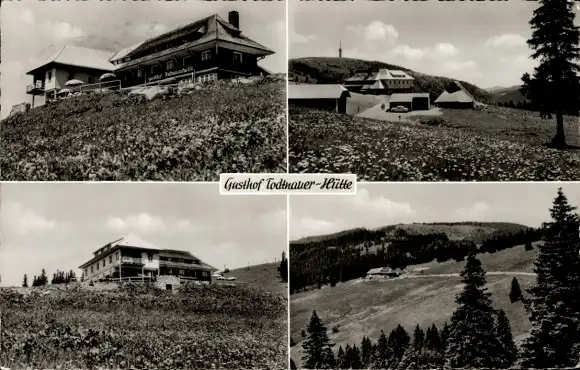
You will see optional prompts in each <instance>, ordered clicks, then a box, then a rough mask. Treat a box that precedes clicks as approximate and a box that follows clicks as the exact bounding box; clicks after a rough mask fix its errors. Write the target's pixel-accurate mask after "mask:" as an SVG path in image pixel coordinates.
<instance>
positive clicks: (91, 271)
mask: <svg viewBox="0 0 580 370" xmlns="http://www.w3.org/2000/svg"><path fill="white" fill-rule="evenodd" d="M92 273H93V266H91V274H92Z"/></svg>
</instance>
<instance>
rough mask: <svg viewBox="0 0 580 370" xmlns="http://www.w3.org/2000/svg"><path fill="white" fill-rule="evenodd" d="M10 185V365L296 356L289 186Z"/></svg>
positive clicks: (0, 317)
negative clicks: (291, 327)
mask: <svg viewBox="0 0 580 370" xmlns="http://www.w3.org/2000/svg"><path fill="white" fill-rule="evenodd" d="M0 191H1V206H2V208H1V218H0V221H1V232H2V242H1V246H2V248H1V249H0V341H1V343H0V346H1V349H2V350H1V351H0V366H1V367H2V369H11V370H15V369H103V370H104V369H286V368H288V260H287V256H286V252H287V246H288V243H287V200H286V196H284V195H280V196H277V195H273V196H268V197H256V196H244V195H240V196H229V197H228V196H222V195H220V194H219V191H218V187H217V185H216V184H195V185H190V184H173V185H167V184H155V183H150V184H110V183H109V184H75V183H66V184H65V183H27V184H23V183H20V184H16V183H10V184H7V183H4V184H2V185H1V188H0Z"/></svg>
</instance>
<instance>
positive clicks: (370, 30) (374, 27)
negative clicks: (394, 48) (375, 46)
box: [347, 21, 399, 45]
mask: <svg viewBox="0 0 580 370" xmlns="http://www.w3.org/2000/svg"><path fill="white" fill-rule="evenodd" d="M347 29H348V31H350V32H353V33H355V34H356V35H357V36H359V37H363V38H364V39H365V40H366V41H371V42H386V43H388V44H391V45H392V44H394V43H395V42H397V40H398V39H399V32H397V30H396V29H395V27H394V26H393V25H390V24H386V23H383V22H381V21H373V22H371V23H369V24H368V25H366V26H360V25H356V26H352V25H351V26H348V27H347Z"/></svg>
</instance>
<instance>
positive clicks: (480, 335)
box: [445, 248, 499, 368]
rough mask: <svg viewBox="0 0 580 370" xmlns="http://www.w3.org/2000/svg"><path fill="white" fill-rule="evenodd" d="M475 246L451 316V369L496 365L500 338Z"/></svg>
mask: <svg viewBox="0 0 580 370" xmlns="http://www.w3.org/2000/svg"><path fill="white" fill-rule="evenodd" d="M476 253H477V251H476V250H475V249H474V248H473V249H471V251H470V252H469V255H468V256H467V262H466V263H465V268H464V269H463V271H462V272H461V277H462V278H463V279H462V281H463V283H464V284H465V286H464V288H463V291H462V292H461V293H459V295H458V296H457V298H456V302H457V309H456V310H455V312H453V315H452V316H451V325H450V328H449V329H450V330H449V339H448V343H447V350H446V353H445V360H446V362H447V365H448V366H449V367H452V368H461V367H471V368H493V367H495V366H496V365H497V358H496V355H497V351H498V349H499V341H498V339H497V336H496V330H495V329H496V328H495V313H494V310H493V308H492V306H491V300H490V298H489V293H487V292H486V291H485V284H486V279H485V271H484V270H483V268H482V267H481V262H480V261H479V260H478V259H477V257H476Z"/></svg>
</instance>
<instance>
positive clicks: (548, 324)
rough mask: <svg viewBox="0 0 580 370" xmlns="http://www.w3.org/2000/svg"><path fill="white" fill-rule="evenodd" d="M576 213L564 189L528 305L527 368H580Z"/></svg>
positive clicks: (546, 234) (547, 227) (524, 359)
mask: <svg viewBox="0 0 580 370" xmlns="http://www.w3.org/2000/svg"><path fill="white" fill-rule="evenodd" d="M574 211H575V207H572V206H571V205H570V204H569V203H568V199H567V198H566V196H565V195H564V193H563V192H562V189H561V188H560V189H558V195H557V196H556V198H555V199H554V202H553V205H552V208H551V209H550V214H551V217H552V220H551V221H550V222H547V223H545V224H544V225H543V240H544V244H542V245H538V252H539V253H538V256H537V257H536V260H535V261H534V272H535V273H536V283H535V285H534V286H532V287H531V288H529V289H528V293H529V295H530V297H529V299H526V303H527V305H526V308H527V310H528V312H529V314H530V321H531V323H532V329H531V332H530V336H529V337H528V338H527V339H526V340H525V341H524V344H523V351H522V366H525V367H534V368H547V367H573V366H575V365H576V364H577V362H578V357H579V353H578V344H579V341H580V331H579V324H580V258H579V256H578V253H579V252H580V239H579V235H578V216H577V215H576V214H575V213H574Z"/></svg>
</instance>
